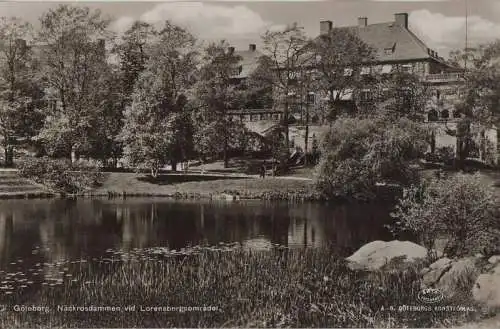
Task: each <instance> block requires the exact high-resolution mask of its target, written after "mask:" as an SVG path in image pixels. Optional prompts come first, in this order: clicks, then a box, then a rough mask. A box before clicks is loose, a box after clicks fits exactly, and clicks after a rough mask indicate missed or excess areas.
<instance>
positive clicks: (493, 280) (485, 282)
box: [472, 263, 500, 308]
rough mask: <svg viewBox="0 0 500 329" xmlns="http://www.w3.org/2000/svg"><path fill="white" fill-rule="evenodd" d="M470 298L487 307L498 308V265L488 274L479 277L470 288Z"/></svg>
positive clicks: (499, 270)
mask: <svg viewBox="0 0 500 329" xmlns="http://www.w3.org/2000/svg"><path fill="white" fill-rule="evenodd" d="M472 296H473V297H474V300H475V301H477V302H479V303H481V304H483V305H485V306H487V307H491V308H499V307H500V263H497V264H496V266H495V267H494V268H493V269H492V270H491V271H489V272H488V273H484V274H481V275H479V277H478V278H477V280H476V282H475V284H474V286H473V288H472Z"/></svg>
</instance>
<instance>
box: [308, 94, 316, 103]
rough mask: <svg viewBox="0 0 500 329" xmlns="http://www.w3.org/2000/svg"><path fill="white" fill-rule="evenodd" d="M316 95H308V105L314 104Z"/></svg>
mask: <svg viewBox="0 0 500 329" xmlns="http://www.w3.org/2000/svg"><path fill="white" fill-rule="evenodd" d="M314 96H315V95H314V94H313V93H309V94H307V104H314V100H315V97H314Z"/></svg>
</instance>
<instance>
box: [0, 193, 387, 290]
mask: <svg viewBox="0 0 500 329" xmlns="http://www.w3.org/2000/svg"><path fill="white" fill-rule="evenodd" d="M388 214H389V209H388V207H387V206H380V205H379V206H376V205H352V204H351V205H343V206H341V205H328V204H321V203H305V204H288V203H271V202H267V203H266V202H260V201H251V202H250V201H248V202H236V203H224V202H217V203H211V202H208V201H206V202H190V201H189V202H188V201H186V202H178V201H169V200H164V199H128V200H104V199H103V200H101V199H98V200H96V199H82V200H8V201H1V202H0V278H1V279H2V283H1V284H0V294H2V293H9V291H16V290H17V288H19V287H17V286H19V285H22V286H26V288H28V287H29V285H30V284H33V283H36V282H38V283H40V282H46V284H48V283H47V282H50V280H52V279H53V280H59V281H57V282H62V278H61V275H68V276H69V275H70V274H64V273H66V272H67V271H66V272H65V269H64V267H65V265H64V264H70V263H76V262H80V261H82V260H84V261H86V262H93V261H94V262H97V261H100V260H102V259H107V258H108V257H109V255H110V254H114V255H116V254H127V253H134V252H138V251H141V250H146V251H154V250H155V249H161V250H163V251H164V250H167V251H168V250H174V249H175V250H176V251H180V250H184V249H185V248H189V247H194V246H207V247H209V246H220V245H225V244H228V243H237V245H241V246H243V247H246V248H252V249H269V248H273V247H276V246H277V245H280V246H286V247H289V248H318V247H331V248H336V249H337V250H338V251H339V252H341V253H342V254H345V255H347V254H349V253H350V252H352V251H354V250H355V249H357V248H359V247H360V246H362V245H363V244H364V243H366V242H369V241H373V240H377V239H387V238H390V235H389V233H388V232H387V231H386V230H385V229H384V227H383V224H384V223H387V220H388V218H389V215H388ZM54 264H55V265H57V266H55V265H54ZM59 265H60V266H59ZM56 268H57V273H55V272H54V273H52V272H53V271H55V270H56ZM51 269H52V270H51ZM66 279H71V278H69V277H68V278H64V280H66Z"/></svg>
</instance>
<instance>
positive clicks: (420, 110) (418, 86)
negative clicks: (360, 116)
mask: <svg viewBox="0 0 500 329" xmlns="http://www.w3.org/2000/svg"><path fill="white" fill-rule="evenodd" d="M371 87H372V88H371V93H372V96H371V99H370V101H371V102H370V104H372V105H373V106H372V107H369V108H368V110H370V111H373V110H375V111H377V112H379V113H380V112H383V113H385V114H386V115H388V116H392V117H394V118H398V117H406V118H408V119H411V120H413V121H423V119H424V113H425V108H426V105H427V104H428V103H429V101H430V99H431V97H430V89H429V86H428V85H426V84H425V83H423V82H422V80H421V78H420V77H419V76H417V75H414V74H410V73H405V72H394V73H393V74H391V75H390V76H388V77H383V78H381V79H379V81H378V82H377V83H374V84H373V85H372V86H371Z"/></svg>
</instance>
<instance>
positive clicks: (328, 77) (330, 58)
mask: <svg viewBox="0 0 500 329" xmlns="http://www.w3.org/2000/svg"><path fill="white" fill-rule="evenodd" d="M309 48H310V51H311V52H312V54H313V55H314V60H315V67H316V69H317V71H318V77H317V84H318V87H319V90H321V91H322V92H323V93H324V94H326V95H329V98H328V103H329V104H328V105H329V111H330V113H329V114H328V115H327V116H328V117H330V118H331V119H334V118H335V117H336V116H338V115H340V113H338V111H339V109H338V108H337V107H338V105H339V102H340V101H341V100H342V99H343V97H345V96H348V95H349V94H353V93H357V92H358V91H359V90H360V89H361V88H367V87H368V86H370V85H371V84H372V83H373V82H372V81H371V80H370V79H367V78H366V77H367V76H366V75H365V74H363V73H364V72H362V71H363V70H366V69H367V67H366V65H368V63H370V62H371V61H373V60H374V59H375V56H376V50H375V49H374V48H372V47H371V46H369V45H368V44H366V43H365V42H364V41H363V40H362V39H361V38H360V37H359V36H358V35H357V34H356V33H355V32H353V31H352V30H351V29H349V28H334V29H332V30H331V31H329V32H328V33H325V34H322V35H320V36H319V37H317V38H316V39H314V40H313V41H312V42H311V43H310V45H309ZM371 79H373V76H372V77H371Z"/></svg>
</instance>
